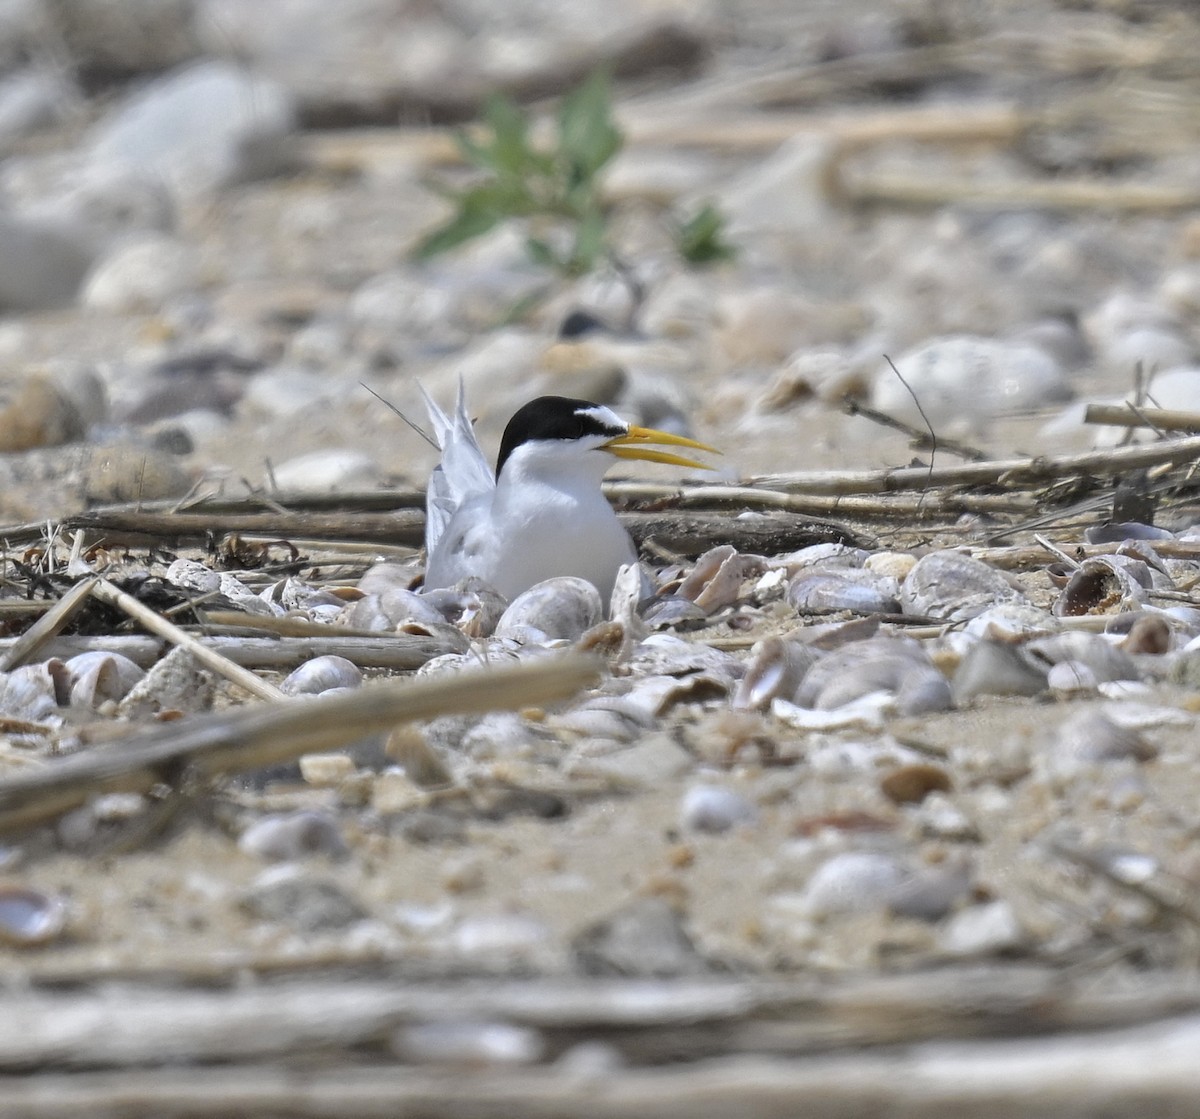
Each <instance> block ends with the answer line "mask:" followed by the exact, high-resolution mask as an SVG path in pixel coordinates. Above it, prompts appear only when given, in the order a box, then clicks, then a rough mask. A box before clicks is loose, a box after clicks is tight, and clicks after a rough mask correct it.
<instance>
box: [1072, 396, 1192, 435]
mask: <svg viewBox="0 0 1200 1119" xmlns="http://www.w3.org/2000/svg"><path fill="white" fill-rule="evenodd" d="M1083 422H1084V423H1086V424H1108V425H1109V426H1112V427H1149V428H1154V429H1156V430H1158V431H1189V432H1200V412H1181V411H1178V410H1177V409H1173V408H1142V407H1139V406H1138V405H1135V404H1131V403H1128V402H1126V403H1124V404H1089V405H1088V406H1087V411H1086V412H1084V414H1083Z"/></svg>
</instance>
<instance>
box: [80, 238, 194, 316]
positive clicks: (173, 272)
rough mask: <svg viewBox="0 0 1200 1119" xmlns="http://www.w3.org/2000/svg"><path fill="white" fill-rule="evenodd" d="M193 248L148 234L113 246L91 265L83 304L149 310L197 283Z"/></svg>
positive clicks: (100, 308) (96, 307)
mask: <svg viewBox="0 0 1200 1119" xmlns="http://www.w3.org/2000/svg"><path fill="white" fill-rule="evenodd" d="M199 279H200V274H199V261H198V259H197V256H196V252H195V250H194V249H193V248H192V247H191V246H190V245H185V244H184V243H183V242H182V241H177V240H175V239H174V238H172V237H166V236H161V235H158V236H148V237H143V238H140V239H138V240H135V241H131V242H129V243H127V244H123V245H121V246H119V247H118V248H116V249H114V250H113V251H112V252H111V253H110V254H109V255H107V256H105V257H103V258H102V259H101V260H100V261H99V262H98V263H97V264H96V265H95V267H94V268H93V269H92V271H91V273H90V274H89V276H88V278H87V282H86V283H85V285H84V289H83V305H84V306H85V307H90V308H92V309H93V310H97V311H109V312H112V313H114V314H118V315H133V314H151V313H154V312H156V311H161V310H162V308H163V305H164V304H166V303H168V302H170V301H171V300H172V299H175V298H177V297H178V296H181V295H185V294H187V293H188V292H190V291H193V290H195V288H196V287H197V285H198V283H199Z"/></svg>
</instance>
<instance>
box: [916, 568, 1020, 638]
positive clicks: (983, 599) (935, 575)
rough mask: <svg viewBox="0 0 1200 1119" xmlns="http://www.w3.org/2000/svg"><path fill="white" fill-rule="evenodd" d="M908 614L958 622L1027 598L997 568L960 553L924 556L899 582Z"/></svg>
mask: <svg viewBox="0 0 1200 1119" xmlns="http://www.w3.org/2000/svg"><path fill="white" fill-rule="evenodd" d="M899 599H900V608H901V609H902V610H903V611H904V613H905V614H917V615H921V616H923V617H929V618H940V619H945V620H946V621H951V622H957V621H965V620H966V619H968V618H974V617H975V616H976V615H977V614H982V613H983V612H984V611H985V610H987V609H989V608H990V607H993V606H995V605H997V604H998V603H1007V602H1019V603H1021V604H1023V605H1024V604H1027V603H1028V601H1029V600H1028V599H1027V598H1026V597H1025V595H1023V594H1022V593H1021V592H1020V591H1018V590H1016V589H1015V588H1014V587H1013V586H1012V585H1011V584H1010V583H1009V582H1008V580H1007V579H1005V578H1004V576H1003V575H1001V574H1000V572H998V571H994V570H993V569H992V568H990V567H988V566H987V564H985V563H983V562H981V561H980V560H977V559H974V558H973V557H971V556H966V555H963V554H962V553H960V552H931V553H930V554H929V555H927V556H922V557H921V558H920V559H919V560H918V561H917V562H916V565H915V566H914V567H913V569H912V570H911V571H910V572H909V573H908V575H907V577H906V578H905V580H904V582H903V583H901V584H900V594H899Z"/></svg>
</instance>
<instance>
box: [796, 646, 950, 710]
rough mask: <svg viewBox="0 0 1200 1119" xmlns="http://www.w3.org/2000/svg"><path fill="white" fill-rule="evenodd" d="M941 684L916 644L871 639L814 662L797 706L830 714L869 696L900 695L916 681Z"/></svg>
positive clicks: (925, 655)
mask: <svg viewBox="0 0 1200 1119" xmlns="http://www.w3.org/2000/svg"><path fill="white" fill-rule="evenodd" d="M938 680H943V677H942V675H941V673H940V672H939V671H938V670H937V668H936V667H935V666H934V664H933V662H932V661H931V660H930V659H929V654H928V653H927V652H926V651H925V649H924V647H923V646H922V645H920V644H919V643H918V642H916V641H913V640H911V639H909V638H905V637H891V636H888V637H872V638H868V639H867V640H866V641H859V642H856V643H854V644H852V645H843V646H842V647H841V648H839V649H835V650H834V651H833V652H831V653H829V654H828V655H827V656H824V657H822V658H821V659H820V660H819V661H817V662H816V664H814V665H813V666H812V667H811V668H810V669H809V670H808V673H807V674H806V675H805V677H804V680H803V681H802V683H801V685H800V687H799V688H798V689H797V692H796V703H797V704H799V705H800V706H801V707H813V708H816V709H818V710H822V711H829V710H832V709H834V708H837V707H841V706H843V705H844V704H847V703H850V702H852V701H853V700H857V699H861V698H862V697H863V696H866V695H869V694H870V693H872V692H880V691H882V692H891V693H893V694H895V693H898V692H900V691H901V690H902V689H904V688H914V687H917V686H918V682H919V681H934V682H936V681H938Z"/></svg>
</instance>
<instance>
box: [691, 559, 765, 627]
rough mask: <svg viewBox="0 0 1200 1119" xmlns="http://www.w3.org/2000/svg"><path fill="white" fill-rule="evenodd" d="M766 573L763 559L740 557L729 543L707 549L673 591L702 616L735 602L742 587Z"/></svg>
mask: <svg viewBox="0 0 1200 1119" xmlns="http://www.w3.org/2000/svg"><path fill="white" fill-rule="evenodd" d="M765 570H766V560H764V559H763V558H762V556H750V555H741V554H739V553H738V552H736V551H735V550H734V549H733V547H732V546H731V545H729V544H720V545H718V546H717V547H715V548H710V549H709V550H708V551H707V552H705V553H704V555H702V556H701V557H700V558H699V559H698V560H697V561H696V566H695V567H694V568H692V570H691V572H690V573H689V574H688V576H687V578H686V579H684V581H683V582H682V583H681V584H680V585H679V589H678V591H677V592H676V593H677V594H678V595H679V597H680V598H686V599H690V600H691V601H692V602H694V603H695V604H696V606H697V607H698V608H699V609H701V610H703V611H704V613H705V614H711V613H713V612H714V611H716V610H720V609H721V608H722V607H723V606H729V605H730V604H731V603H733V602H736V601H737V598H738V595H739V593H740V592H741V589H742V584H743V583H744V582H745V581H746V580H747V579H750V578H753V577H755V576H758V575H761V574H762V573H763V571H765Z"/></svg>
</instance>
